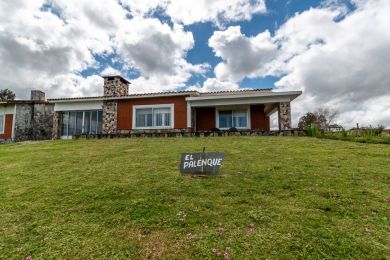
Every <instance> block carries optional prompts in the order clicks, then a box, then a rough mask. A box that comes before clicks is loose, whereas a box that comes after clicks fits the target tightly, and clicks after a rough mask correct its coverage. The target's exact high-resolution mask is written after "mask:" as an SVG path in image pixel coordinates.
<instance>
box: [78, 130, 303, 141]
mask: <svg viewBox="0 0 390 260" xmlns="http://www.w3.org/2000/svg"><path fill="white" fill-rule="evenodd" d="M217 136H307V133H306V131H305V130H302V129H290V130H284V131H264V130H240V131H215V132H213V131H198V132H193V131H190V130H188V129H165V130H148V131H142V130H130V131H126V132H125V131H119V133H116V134H98V135H94V134H92V135H79V136H75V137H74V138H75V139H102V138H103V139H106V138H157V137H217Z"/></svg>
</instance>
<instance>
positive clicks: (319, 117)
mask: <svg viewBox="0 0 390 260" xmlns="http://www.w3.org/2000/svg"><path fill="white" fill-rule="evenodd" d="M336 115H337V111H335V110H331V109H329V108H319V109H318V110H317V111H315V112H314V113H312V112H308V113H306V114H305V115H304V116H302V117H301V118H300V119H299V123H298V127H299V128H301V129H304V128H306V127H308V126H309V127H313V126H316V127H318V128H319V129H321V130H325V129H327V128H328V127H329V126H330V125H331V124H332V123H333V120H334V118H335V117H336Z"/></svg>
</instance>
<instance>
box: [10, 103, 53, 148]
mask: <svg viewBox="0 0 390 260" xmlns="http://www.w3.org/2000/svg"><path fill="white" fill-rule="evenodd" d="M53 113H54V105H53V104H17V105H16V114H15V129H14V131H15V137H14V138H15V140H16V141H24V140H44V139H50V138H51V136H52V131H53Z"/></svg>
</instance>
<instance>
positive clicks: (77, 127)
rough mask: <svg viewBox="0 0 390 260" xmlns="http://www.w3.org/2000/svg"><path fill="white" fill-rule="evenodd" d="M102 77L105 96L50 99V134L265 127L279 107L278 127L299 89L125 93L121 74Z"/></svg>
mask: <svg viewBox="0 0 390 260" xmlns="http://www.w3.org/2000/svg"><path fill="white" fill-rule="evenodd" d="M103 78H104V95H103V96H96V97H80V98H57V99H50V100H49V101H50V102H52V103H54V111H55V112H54V119H53V120H54V122H53V138H55V139H57V138H64V139H66V138H72V137H73V136H75V135H80V134H131V133H153V132H156V133H161V132H165V133H166V132H187V133H194V132H200V131H213V130H214V131H215V130H216V129H220V130H227V129H230V128H235V129H237V130H239V131H240V130H242V131H244V130H259V131H269V130H270V115H271V114H273V113H278V119H279V130H280V131H284V130H290V129H291V106H290V103H291V101H292V100H294V99H295V98H296V97H298V96H299V95H301V94H302V92H301V91H288V92H273V91H272V90H271V89H259V90H239V91H219V92H207V93H201V92H198V91H177V92H160V93H144V94H129V84H130V82H129V81H127V80H126V79H124V78H123V77H121V76H106V77H103Z"/></svg>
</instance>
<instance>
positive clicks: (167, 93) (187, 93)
mask: <svg viewBox="0 0 390 260" xmlns="http://www.w3.org/2000/svg"><path fill="white" fill-rule="evenodd" d="M255 93H275V92H272V89H270V88H267V89H241V90H226V91H211V92H199V91H196V90H185V91H165V92H152V93H135V94H130V95H126V96H120V97H117V96H92V97H71V98H51V99H48V101H50V102H64V101H83V100H85V101H95V100H118V99H132V98H148V97H164V96H193V97H200V96H220V95H238V94H255Z"/></svg>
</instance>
